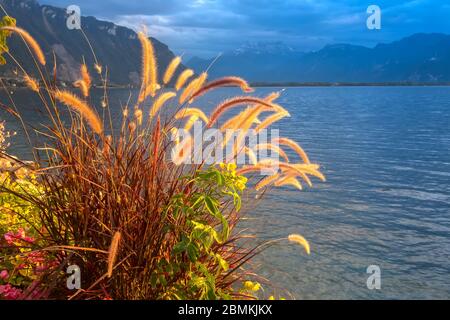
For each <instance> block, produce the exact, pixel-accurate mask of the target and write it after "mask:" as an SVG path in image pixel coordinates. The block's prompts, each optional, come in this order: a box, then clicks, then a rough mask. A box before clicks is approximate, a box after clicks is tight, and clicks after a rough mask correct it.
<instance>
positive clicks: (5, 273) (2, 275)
mask: <svg viewBox="0 0 450 320" xmlns="http://www.w3.org/2000/svg"><path fill="white" fill-rule="evenodd" d="M8 276H9V274H8V270H3V271H2V272H0V279H2V280H6V279H7V278H8Z"/></svg>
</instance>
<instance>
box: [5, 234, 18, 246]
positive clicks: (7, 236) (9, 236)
mask: <svg viewBox="0 0 450 320" xmlns="http://www.w3.org/2000/svg"><path fill="white" fill-rule="evenodd" d="M3 237H4V238H5V240H6V242H7V243H8V244H13V242H14V240H15V239H16V237H15V235H14V233H12V232H11V231H9V232H7V233H5V235H4V236H3Z"/></svg>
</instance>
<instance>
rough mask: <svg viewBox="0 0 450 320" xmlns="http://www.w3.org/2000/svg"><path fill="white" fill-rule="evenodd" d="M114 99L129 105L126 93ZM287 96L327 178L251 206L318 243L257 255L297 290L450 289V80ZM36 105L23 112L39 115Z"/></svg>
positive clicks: (429, 293)
mask: <svg viewBox="0 0 450 320" xmlns="http://www.w3.org/2000/svg"><path fill="white" fill-rule="evenodd" d="M273 90H274V89H266V88H261V89H258V90H257V92H256V94H258V95H265V94H267V93H269V92H271V91H273ZM231 93H236V91H233V90H232V89H224V90H222V91H219V92H218V93H217V94H214V95H209V96H207V97H205V98H204V99H203V100H202V102H201V105H202V106H205V107H206V109H208V108H210V107H211V106H212V105H214V104H215V103H217V102H218V101H219V100H220V99H222V98H224V97H227V96H229V95H230V94H231ZM110 98H111V101H114V102H116V103H119V102H120V101H122V102H123V103H125V102H126V100H127V98H128V91H122V90H112V91H111V94H110ZM15 99H16V101H20V99H23V100H26V97H24V95H23V94H19V93H16V94H15ZM2 102H5V101H4V98H2ZM23 102H25V101H23ZM279 102H280V103H281V104H282V105H283V106H285V107H286V109H288V110H289V111H290V113H291V115H292V117H291V118H289V119H285V120H283V121H281V122H280V123H279V126H278V127H279V128H280V130H281V135H283V136H287V137H290V138H293V139H294V140H296V141H297V142H299V143H300V144H301V145H302V146H303V147H304V149H305V150H306V151H307V152H308V153H309V155H310V157H311V159H312V160H313V161H314V162H317V163H320V164H321V165H322V169H323V172H324V174H325V175H326V176H327V178H328V180H327V182H325V183H321V182H317V183H316V184H315V185H314V188H313V189H306V190H305V191H302V192H298V191H293V190H290V189H275V190H274V191H273V192H272V193H271V194H270V195H266V197H265V198H264V199H263V200H261V201H259V203H258V206H256V208H255V209H251V210H249V213H248V219H249V220H248V222H246V223H248V224H249V226H251V227H252V231H253V232H255V233H256V234H257V235H258V236H259V237H261V238H267V239H272V238H278V237H285V236H287V235H288V234H290V233H300V234H302V235H304V236H305V237H306V238H307V239H308V240H309V241H310V243H311V249H312V253H311V255H310V256H306V255H305V254H304V253H303V252H302V250H301V249H300V248H299V247H296V246H293V245H287V244H284V245H277V246H274V247H271V248H270V249H268V250H267V251H266V252H265V253H263V255H262V256H260V257H259V258H257V260H256V262H255V266H257V265H260V267H258V270H259V272H260V273H261V274H262V275H263V276H265V277H267V278H268V279H269V280H270V281H271V282H272V284H274V285H275V286H276V287H277V286H278V287H279V288H280V291H278V289H275V290H276V291H277V292H281V289H287V290H289V292H291V293H292V295H293V296H294V297H295V298H298V299H316V298H320V299H344V298H350V299H361V298H362V299H381V298H393V299H400V298H412V299H429V298H447V299H448V298H450V265H449V262H450V132H449V128H450V88H446V87H336V88H333V87H327V88H288V89H286V91H285V92H284V94H283V96H282V97H281V98H280V100H279ZM21 105H23V104H21ZM32 106H33V104H32V103H31V102H30V103H29V104H26V106H25V108H26V110H25V111H24V113H25V114H26V115H25V117H27V118H28V119H31V120H34V121H36V122H38V121H39V120H38V119H39V117H38V115H37V114H36V113H35V112H34V111H33V109H32ZM0 115H1V116H0V117H5V115H4V113H0ZM8 124H9V128H10V129H11V128H12V127H13V124H12V123H11V121H9V122H8ZM12 129H14V128H12ZM14 142H15V144H14V148H15V150H11V151H16V152H17V153H18V154H26V153H25V149H24V148H23V147H22V146H21V138H20V137H17V138H16V139H15V140H14V141H13V143H14ZM249 200H250V202H254V199H253V198H252V199H249ZM369 265H378V266H379V267H380V268H381V290H369V289H367V286H366V279H367V277H368V274H367V273H366V269H367V267H368V266H369ZM283 295H285V296H286V294H285V293H283Z"/></svg>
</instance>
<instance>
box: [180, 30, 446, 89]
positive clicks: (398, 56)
mask: <svg viewBox="0 0 450 320" xmlns="http://www.w3.org/2000/svg"><path fill="white" fill-rule="evenodd" d="M214 60H215V58H213V59H200V58H196V57H194V58H192V59H191V60H190V61H188V62H187V65H188V66H189V67H191V68H193V69H194V70H195V71H197V72H200V71H202V70H205V69H206V68H208V67H209V74H210V77H212V78H217V77H222V76H228V75H238V76H241V77H244V78H245V79H247V80H250V81H252V82H354V83H358V82H364V83H378V82H379V83H381V82H430V83H432V82H448V81H450V35H445V34H439V33H432V34H424V33H419V34H414V35H412V36H409V37H406V38H404V39H401V40H399V41H395V42H392V43H387V44H378V45H377V46H375V47H373V48H367V47H363V46H357V45H351V44H333V45H327V46H325V47H324V48H322V49H321V50H318V51H313V52H300V51H296V50H295V49H292V48H290V47H288V46H285V45H283V44H281V43H257V44H252V45H245V46H244V47H242V48H239V49H238V50H234V51H231V52H227V53H225V54H223V55H222V56H220V57H219V58H218V59H217V60H215V61H214Z"/></svg>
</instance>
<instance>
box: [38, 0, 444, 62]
mask: <svg viewBox="0 0 450 320" xmlns="http://www.w3.org/2000/svg"><path fill="white" fill-rule="evenodd" d="M44 2H45V3H48V4H54V5H58V6H67V5H69V4H77V5H79V6H80V7H81V9H82V13H83V14H88V15H94V16H97V17H100V18H103V19H109V20H112V21H114V22H116V23H119V24H122V25H126V26H129V27H134V28H137V27H139V26H141V25H142V23H145V24H147V25H148V26H149V33H150V34H151V35H152V36H155V37H157V38H159V39H160V40H161V41H163V42H166V43H167V44H169V46H170V47H171V48H172V49H174V50H175V51H177V52H186V53H187V54H199V55H203V56H208V55H210V56H211V55H215V54H217V53H219V52H221V51H226V50H230V49H233V48H236V47H237V46H239V45H240V44H242V43H243V42H247V41H283V42H285V43H287V44H288V45H291V46H293V47H297V48H299V49H302V50H313V49H319V48H320V47H322V46H323V45H325V44H328V43H337V42H349V43H354V44H361V45H368V46H372V45H375V44H376V43H378V42H389V41H393V40H397V39H399V38H401V37H404V36H408V35H410V34H413V33H417V32H443V33H450V19H449V17H450V4H448V3H447V2H446V1H437V0H409V1H406V0H370V1H362V0H342V1H333V0H147V1H144V0H140V1H138V0H102V1H93V0H67V1H66V0H46V1H44ZM371 4H376V5H378V6H380V7H381V10H382V29H381V30H379V31H370V30H368V29H367V28H366V19H367V16H368V15H367V13H366V9H367V7H368V6H369V5H371Z"/></svg>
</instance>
